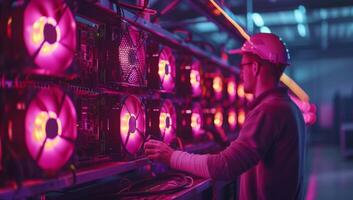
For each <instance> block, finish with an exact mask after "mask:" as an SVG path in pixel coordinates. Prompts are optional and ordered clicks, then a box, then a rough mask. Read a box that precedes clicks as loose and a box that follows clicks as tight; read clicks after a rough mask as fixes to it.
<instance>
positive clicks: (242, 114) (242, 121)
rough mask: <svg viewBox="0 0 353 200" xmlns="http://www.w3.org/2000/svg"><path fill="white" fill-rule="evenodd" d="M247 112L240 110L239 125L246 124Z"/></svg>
mask: <svg viewBox="0 0 353 200" xmlns="http://www.w3.org/2000/svg"><path fill="white" fill-rule="evenodd" d="M245 117H246V116H245V111H244V110H242V109H241V110H239V114H238V124H239V125H243V124H244V122H245Z"/></svg>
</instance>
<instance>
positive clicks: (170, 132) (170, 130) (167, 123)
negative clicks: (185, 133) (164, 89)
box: [159, 100, 176, 144]
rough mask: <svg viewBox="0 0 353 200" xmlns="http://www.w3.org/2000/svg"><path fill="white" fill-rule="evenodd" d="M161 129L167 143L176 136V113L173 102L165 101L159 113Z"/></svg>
mask: <svg viewBox="0 0 353 200" xmlns="http://www.w3.org/2000/svg"><path fill="white" fill-rule="evenodd" d="M159 129H160V131H161V133H162V137H163V141H164V142H165V143H167V144H170V143H171V142H173V141H174V140H175V138H176V114H175V108H174V106H173V103H172V102H171V101H169V100H166V101H164V103H163V105H162V108H161V112H160V115H159Z"/></svg>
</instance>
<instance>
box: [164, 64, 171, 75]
mask: <svg viewBox="0 0 353 200" xmlns="http://www.w3.org/2000/svg"><path fill="white" fill-rule="evenodd" d="M164 71H165V74H166V75H168V74H169V71H170V69H169V65H168V64H165V68H164Z"/></svg>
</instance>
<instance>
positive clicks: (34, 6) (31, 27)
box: [23, 0, 76, 72]
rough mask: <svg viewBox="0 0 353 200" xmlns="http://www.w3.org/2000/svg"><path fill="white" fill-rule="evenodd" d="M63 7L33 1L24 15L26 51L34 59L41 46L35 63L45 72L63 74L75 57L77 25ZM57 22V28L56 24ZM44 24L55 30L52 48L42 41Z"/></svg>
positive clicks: (58, 1) (55, 0) (55, 2)
mask: <svg viewBox="0 0 353 200" xmlns="http://www.w3.org/2000/svg"><path fill="white" fill-rule="evenodd" d="M66 6H67V5H66V4H64V2H63V1H61V0H52V1H41V0H32V1H30V3H29V4H28V5H27V7H26V9H25V12H24V23H23V30H24V32H23V38H24V42H25V44H26V47H27V51H28V53H29V54H30V55H31V56H33V55H34V54H35V53H36V51H37V50H38V49H39V48H40V46H41V44H42V42H44V45H43V46H42V47H41V49H40V50H39V53H38V55H37V56H36V58H35V60H34V62H35V63H36V64H37V65H38V66H39V68H41V69H44V70H45V71H49V72H63V71H65V70H66V69H67V68H68V67H69V65H70V64H71V62H72V59H73V56H74V51H75V49H76V23H75V20H74V17H73V15H72V13H71V11H70V9H69V8H65V7H66ZM60 8H61V9H60ZM60 11H61V12H63V13H61V12H60ZM59 19H60V21H59ZM58 21H59V24H57V22H58ZM45 24H51V25H53V27H55V28H56V34H57V36H56V37H57V38H56V39H57V40H56V41H55V42H54V43H53V44H49V42H47V41H44V31H43V28H44V25H45Z"/></svg>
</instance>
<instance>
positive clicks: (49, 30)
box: [43, 23, 57, 44]
mask: <svg viewBox="0 0 353 200" xmlns="http://www.w3.org/2000/svg"><path fill="white" fill-rule="evenodd" d="M43 32H44V40H45V41H46V42H48V43H49V44H54V43H55V42H56V40H57V33H56V28H55V26H54V25H52V24H49V23H46V24H45V25H44V30H43Z"/></svg>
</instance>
